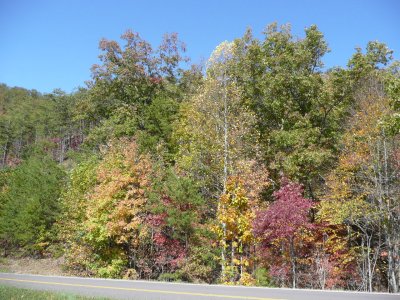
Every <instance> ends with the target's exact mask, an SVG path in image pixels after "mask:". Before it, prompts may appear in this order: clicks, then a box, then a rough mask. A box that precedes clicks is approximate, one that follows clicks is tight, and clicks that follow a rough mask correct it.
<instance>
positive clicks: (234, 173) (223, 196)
mask: <svg viewBox="0 0 400 300" xmlns="http://www.w3.org/2000/svg"><path fill="white" fill-rule="evenodd" d="M121 39H122V41H123V43H122V44H119V43H118V42H116V41H110V40H105V39H104V40H102V41H101V42H100V45H99V47H100V50H101V55H100V62H101V63H100V64H99V65H95V66H93V68H92V78H91V80H89V81H88V83H87V87H86V88H82V89H79V90H78V91H76V92H74V93H72V94H66V93H64V92H62V91H60V90H55V91H54V92H53V93H51V94H44V95H42V94H40V93H38V92H36V91H28V90H25V89H22V88H9V87H7V86H6V85H1V86H0V127H1V136H0V148H1V149H0V151H1V166H2V169H1V173H0V243H1V245H2V247H3V255H31V256H37V257H42V256H60V255H63V256H64V257H65V259H66V268H67V269H68V270H69V271H70V272H72V273H74V274H78V275H84V276H101V277H112V278H132V279H134V278H143V279H158V280H183V281H189V282H208V283H216V282H219V283H227V284H244V285H260V286H279V287H301V288H319V289H331V288H340V289H350V290H364V291H390V292H398V291H399V288H400V287H399V285H400V234H399V232H400V148H399V142H400V113H399V110H400V68H399V66H400V64H399V63H398V62H395V61H393V59H392V51H391V50H389V49H388V48H387V47H386V45H384V44H382V43H379V42H369V43H368V45H367V47H366V49H365V50H362V49H356V52H355V53H354V55H353V56H352V57H351V58H350V60H349V62H348V65H347V67H346V68H332V69H329V70H326V69H324V66H323V57H324V55H325V54H326V53H327V52H329V49H328V45H327V42H326V41H325V39H324V37H323V34H322V33H321V32H320V31H319V30H318V29H317V27H316V26H311V27H309V28H307V29H306V30H305V35H304V37H301V38H299V37H295V36H293V35H292V33H291V30H290V27H289V26H282V27H278V26H277V25H276V24H271V25H269V26H268V27H267V29H266V30H265V32H264V37H263V39H258V38H255V37H254V36H253V35H252V32H251V31H250V30H249V31H247V32H246V33H245V35H244V36H243V37H241V38H238V39H236V40H234V41H233V42H223V43H222V44H220V45H219V46H218V47H217V48H216V49H215V51H214V52H213V54H212V55H211V57H210V58H209V60H208V61H207V63H206V65H205V68H202V67H200V66H190V67H183V66H186V65H187V61H188V59H187V58H186V57H185V54H184V53H185V46H184V44H183V43H182V42H180V41H179V39H178V36H177V35H176V34H166V35H165V36H164V39H163V42H162V43H161V45H160V46H159V47H158V48H154V49H153V48H152V46H151V45H150V44H149V43H147V42H146V41H145V40H143V39H142V38H141V37H140V35H139V34H137V33H135V32H132V31H127V32H126V33H125V34H124V35H122V37H121Z"/></svg>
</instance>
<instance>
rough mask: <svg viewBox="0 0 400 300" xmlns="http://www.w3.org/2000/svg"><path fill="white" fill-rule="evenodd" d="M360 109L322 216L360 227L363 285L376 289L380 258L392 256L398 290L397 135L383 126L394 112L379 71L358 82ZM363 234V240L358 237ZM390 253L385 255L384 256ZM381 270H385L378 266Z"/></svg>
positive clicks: (390, 274)
mask: <svg viewBox="0 0 400 300" xmlns="http://www.w3.org/2000/svg"><path fill="white" fill-rule="evenodd" d="M355 96H356V103H357V110H356V111H355V112H354V113H353V115H352V117H351V119H349V127H348V130H347V132H346V134H345V135H344V138H343V148H342V152H341V155H340V156H339V162H338V166H337V167H336V168H335V169H334V171H333V172H332V173H331V174H330V176H329V177H328V181H327V187H328V193H327V194H326V196H325V197H324V200H323V201H322V202H321V209H320V212H319V214H320V215H321V217H322V218H323V219H324V220H327V221H329V222H330V223H331V224H345V225H347V226H351V228H352V229H353V230H354V231H355V235H354V236H353V239H354V240H355V241H356V243H357V244H358V246H359V251H360V258H361V261H360V273H361V274H360V275H361V278H362V279H363V281H362V283H361V284H362V288H363V289H365V290H368V291H372V290H373V287H374V284H375V283H376V282H377V281H378V280H376V279H375V278H376V275H378V276H384V275H383V274H382V273H378V274H376V273H377V272H378V271H377V269H378V267H377V266H378V263H379V261H380V260H381V259H383V258H384V257H386V259H387V270H386V271H387V275H386V276H387V278H388V286H390V290H392V291H396V290H397V289H398V282H399V281H398V279H397V278H398V275H397V271H395V270H396V268H398V267H397V266H398V264H399V262H398V260H397V257H398V254H397V253H398V248H397V246H396V245H397V244H398V241H397V240H398V239H397V234H396V233H395V232H394V231H393V230H396V232H397V229H395V228H398V226H399V224H398V221H397V220H398V209H399V201H398V197H397V195H398V186H399V184H398V181H399V173H398V172H399V169H398V164H397V153H398V136H397V135H394V136H390V135H387V134H386V132H385V127H384V126H382V125H383V122H382V120H384V119H385V116H388V115H390V114H391V108H390V105H389V100H388V98H387V97H386V95H385V93H384V89H383V86H382V82H381V80H380V79H379V77H377V75H376V73H375V74H374V73H370V75H369V77H364V78H363V80H362V82H359V83H358V91H357V93H356V94H355ZM358 238H359V239H358ZM384 253H386V254H384ZM379 269H381V270H382V269H384V267H383V266H379Z"/></svg>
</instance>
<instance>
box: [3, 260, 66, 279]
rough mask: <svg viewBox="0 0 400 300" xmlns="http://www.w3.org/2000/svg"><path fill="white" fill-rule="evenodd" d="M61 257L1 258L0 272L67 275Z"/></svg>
mask: <svg viewBox="0 0 400 300" xmlns="http://www.w3.org/2000/svg"><path fill="white" fill-rule="evenodd" d="M63 263H64V260H63V258H58V259H54V258H43V259H34V258H1V259H0V272H9V273H18V274H39V275H68V274H67V273H66V272H65V271H63V268H62V264H63Z"/></svg>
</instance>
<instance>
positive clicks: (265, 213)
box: [254, 178, 313, 288]
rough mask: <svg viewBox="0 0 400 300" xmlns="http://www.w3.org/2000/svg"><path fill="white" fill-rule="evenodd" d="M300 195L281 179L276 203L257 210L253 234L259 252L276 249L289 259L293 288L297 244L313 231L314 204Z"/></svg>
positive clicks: (298, 188) (298, 187)
mask: <svg viewBox="0 0 400 300" xmlns="http://www.w3.org/2000/svg"><path fill="white" fill-rule="evenodd" d="M302 194H303V187H302V186H301V185H300V184H297V183H293V182H290V181H288V180H287V179H285V178H284V179H282V182H281V188H280V189H279V190H278V191H276V192H275V193H274V197H275V199H276V201H275V202H273V203H272V204H271V205H270V206H269V207H268V208H267V209H265V210H260V211H259V212H258V213H257V215H256V219H255V221H254V234H255V235H256V237H257V238H259V239H260V240H261V249H262V251H269V250H268V249H271V248H275V249H276V250H278V253H279V252H280V255H282V256H286V255H287V257H288V258H289V260H290V264H291V277H292V287H293V288H295V287H296V286H297V253H296V246H297V245H296V243H298V242H299V241H300V240H301V235H302V233H304V232H305V231H307V230H310V229H311V228H312V227H313V225H312V223H311V222H310V220H309V213H310V209H311V208H312V206H313V204H312V201H311V200H309V199H306V198H303V196H302Z"/></svg>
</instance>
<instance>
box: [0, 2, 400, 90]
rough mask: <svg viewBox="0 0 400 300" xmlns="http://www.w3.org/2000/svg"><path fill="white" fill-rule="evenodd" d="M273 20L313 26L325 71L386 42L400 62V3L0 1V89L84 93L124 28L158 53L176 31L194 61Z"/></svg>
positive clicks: (299, 30) (299, 31)
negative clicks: (107, 45) (319, 35)
mask: <svg viewBox="0 0 400 300" xmlns="http://www.w3.org/2000/svg"><path fill="white" fill-rule="evenodd" d="M274 21H277V22H278V23H280V24H283V23H291V25H292V30H293V33H294V34H295V35H298V36H303V34H304V28H305V27H308V26H310V25H311V24H316V25H317V26H318V27H319V29H320V30H321V31H322V32H323V33H324V35H325V38H326V40H327V41H328V43H329V47H330V49H331V50H332V52H331V53H329V54H328V55H326V57H325V59H324V62H325V65H326V66H327V67H332V66H345V65H346V63H347V60H348V59H349V58H350V56H351V55H352V54H353V53H354V48H355V47H356V46H360V47H365V45H366V43H367V42H368V41H370V40H378V41H381V42H385V43H386V44H387V45H388V46H389V48H391V49H393V50H394V51H395V55H394V56H395V58H396V59H399V58H400V55H399V52H400V1H399V0H391V1H390V0H376V1H369V0H347V1H342V0H331V1H322V0H320V1H316V0H315V1H313V0H302V1H301V0H297V1H296V0H293V1H278V0H275V1H267V0H264V1H261V0H260V1H251V0H247V1H235V0H230V1H229V0H227V1H225V0H214V1H208V0H202V1H200V0H198V1H194V0H192V1H190V0H182V1H173V0H170V1H167V0H165V1H150V0H147V1H145V0H142V1H133V0H132V1H119V0H108V1H94V0H91V1H90V0H64V1H63V0H59V1H57V0H53V1H50V0H47V1H45V0H36V1H32V0H24V1H23V0H0V82H3V83H6V84H7V85H10V86H21V87H25V88H28V89H33V88H34V89H37V90H38V91H41V92H51V91H52V90H53V89H54V88H61V89H63V90H65V91H67V92H71V91H73V90H74V89H75V88H77V87H78V86H85V84H84V82H85V80H88V79H90V67H91V65H92V64H94V63H96V62H97V57H98V55H99V54H100V52H99V50H98V41H99V40H100V39H101V38H103V37H105V38H107V39H114V40H118V39H119V37H120V35H121V34H122V33H123V32H125V31H126V29H129V28H131V29H133V30H135V31H138V32H139V33H140V34H141V36H142V37H143V38H144V39H146V40H147V41H149V42H151V43H152V44H153V45H154V46H156V45H157V44H158V43H159V42H160V40H161V37H162V35H163V33H165V32H178V33H179V35H180V38H181V40H183V41H184V42H185V43H186V45H187V48H188V55H189V56H190V57H191V58H192V61H193V62H200V61H201V60H202V59H206V58H207V57H208V56H209V55H210V53H211V52H212V50H213V49H214V48H215V47H216V46H217V45H218V44H219V43H220V42H222V41H224V40H232V39H234V38H236V37H240V36H242V35H243V33H244V31H245V29H246V28H247V27H251V28H252V29H253V31H254V33H255V34H256V36H257V37H260V38H261V37H262V35H261V32H262V31H263V29H264V28H265V26H266V25H267V24H269V23H271V22H274Z"/></svg>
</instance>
